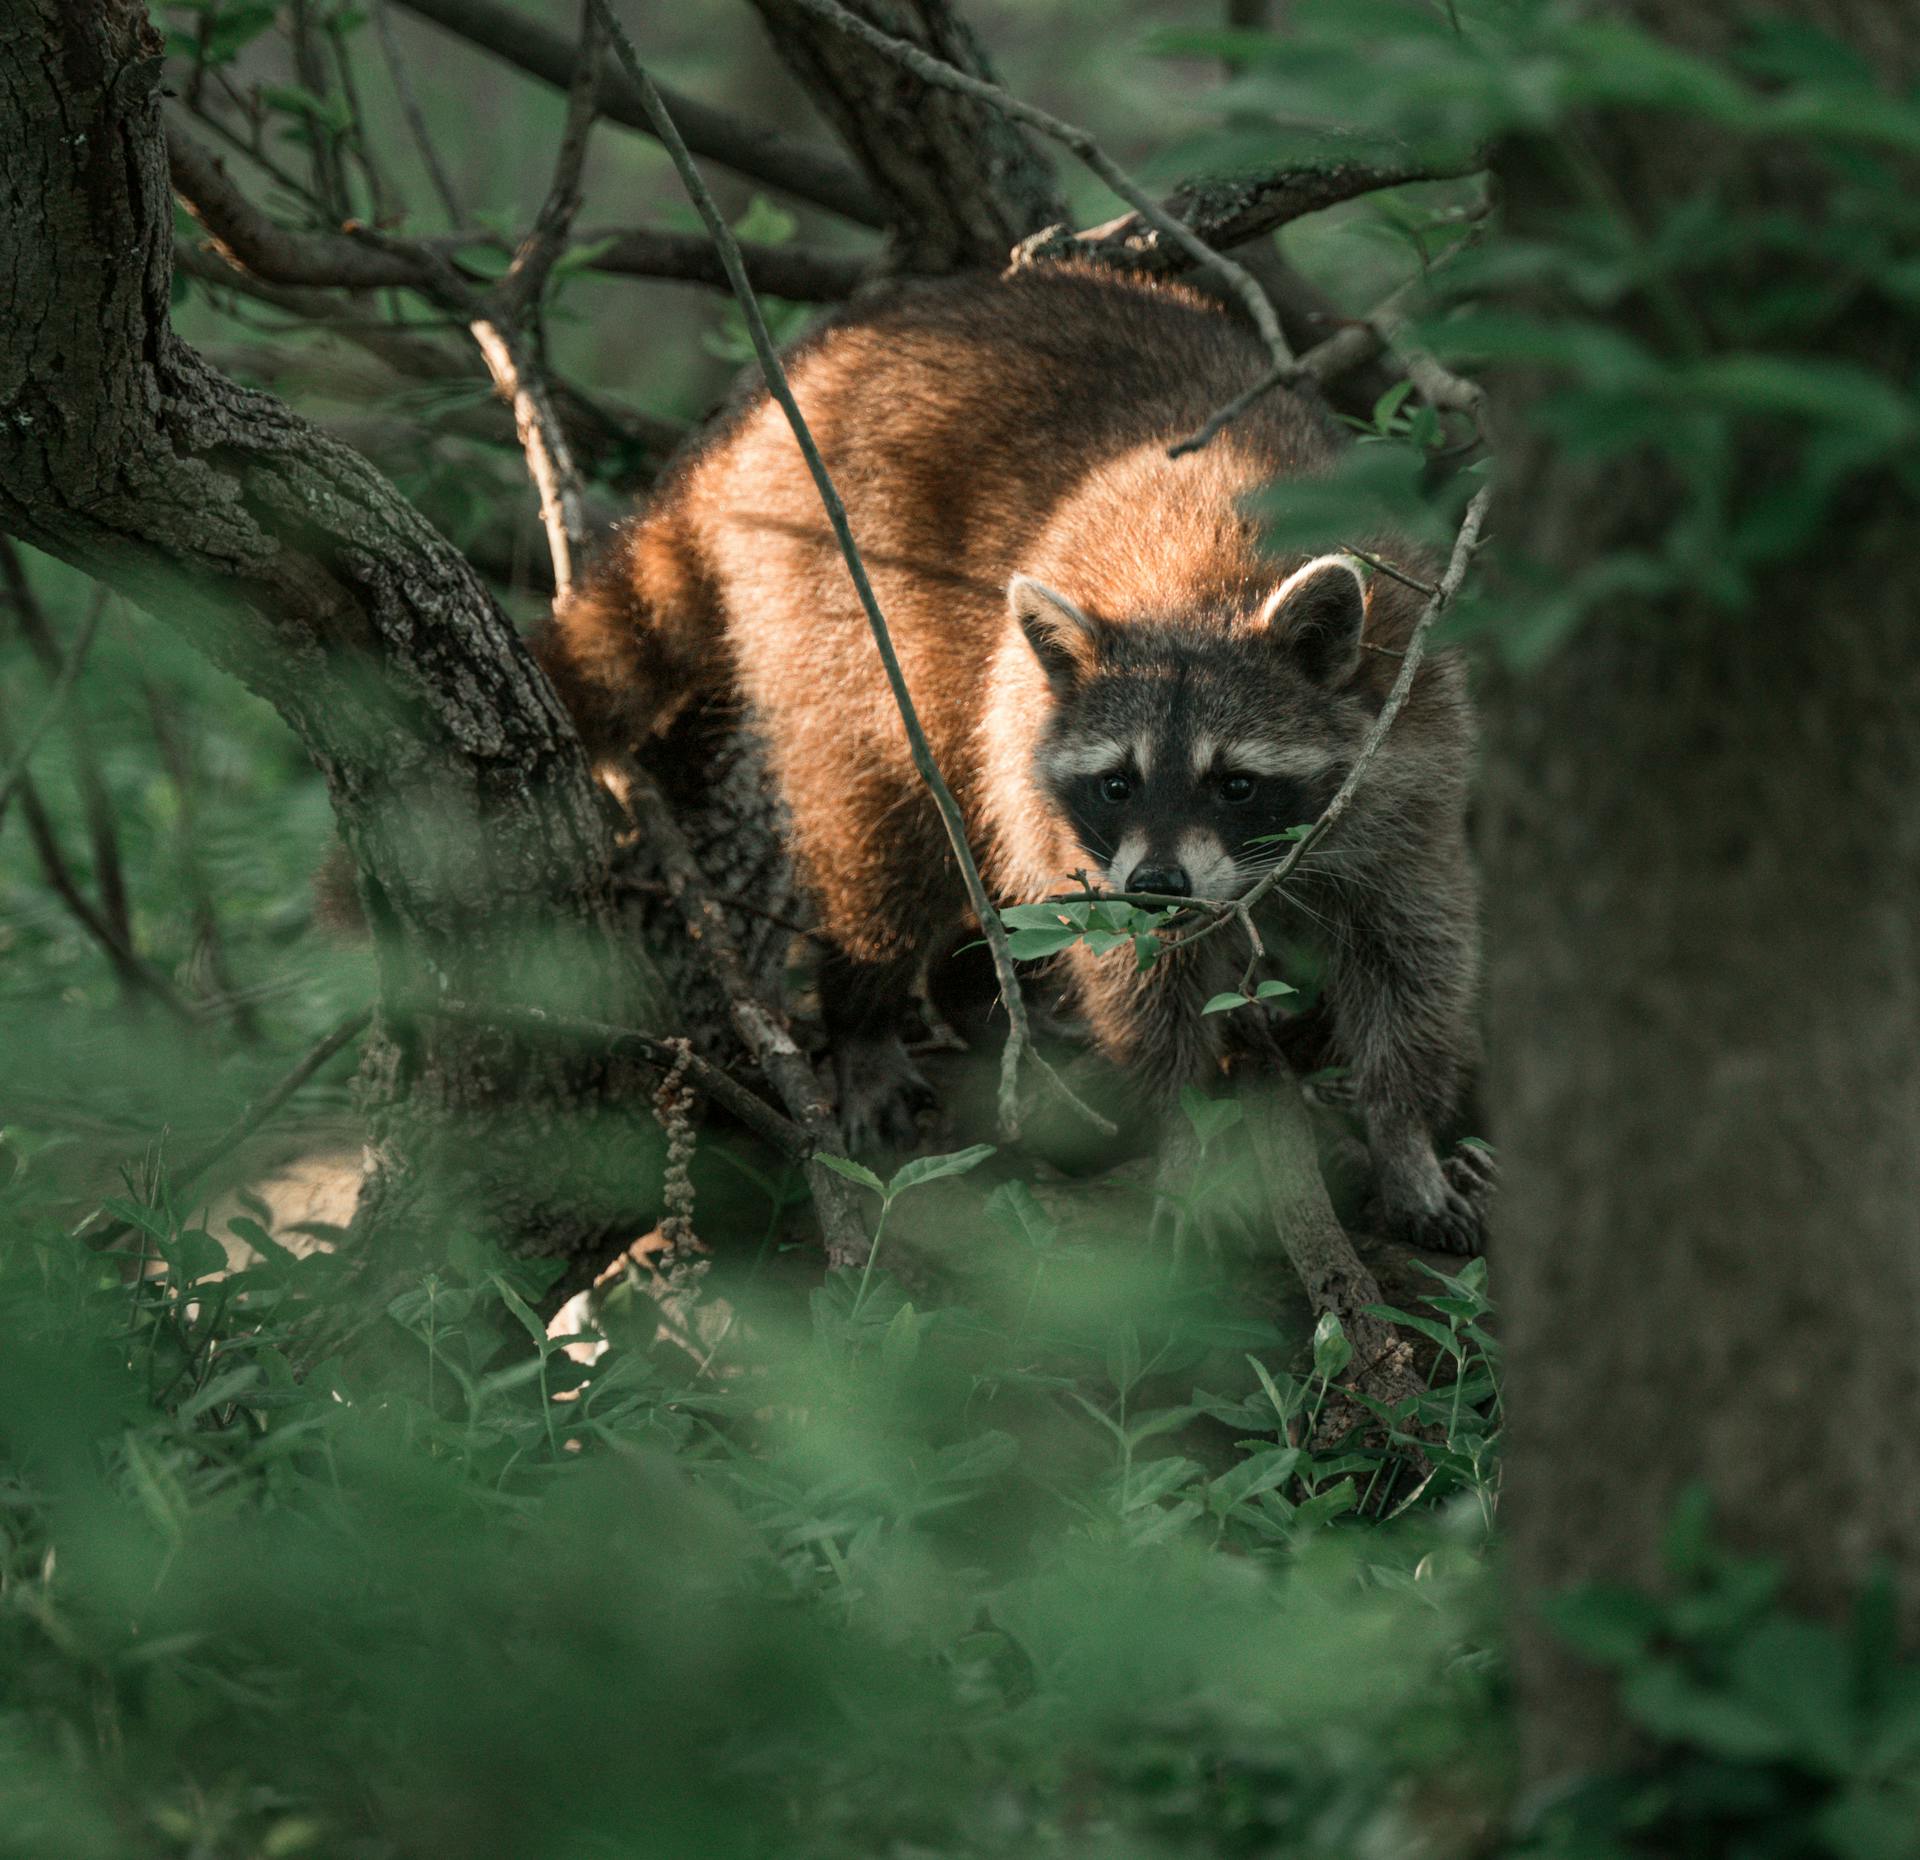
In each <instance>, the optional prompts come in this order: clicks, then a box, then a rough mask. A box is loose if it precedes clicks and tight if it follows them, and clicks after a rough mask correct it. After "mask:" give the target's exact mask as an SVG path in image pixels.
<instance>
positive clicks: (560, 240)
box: [488, 0, 604, 324]
mask: <svg viewBox="0 0 1920 1860" xmlns="http://www.w3.org/2000/svg"><path fill="white" fill-rule="evenodd" d="M603 43H604V41H603V37H602V34H601V31H600V23H599V20H598V19H597V18H596V16H595V14H594V11H593V7H592V4H591V0H583V3H582V5H581V8H580V50H579V53H578V56H577V58H576V61H575V64H574V68H573V82H572V84H571V85H570V86H569V87H568V89H567V119H566V123H565V125H564V126H563V128H562V129H561V131H560V147H559V151H558V153H557V154H556V155H555V157H554V163H553V179H552V181H551V182H550V183H549V184H548V186H547V194H546V198H545V199H544V200H542V201H541V203H540V211H539V212H538V213H537V214H536V215H535V216H534V221H533V226H532V228H531V229H530V230H529V232H528V233H527V235H526V237H525V238H524V239H522V240H521V241H520V246H519V249H518V250H517V251H516V252H515V253H514V255H513V263H512V264H511V265H510V266H509V267H508V268H507V274H506V276H505V277H503V278H502V279H501V280H500V282H499V283H498V284H496V285H495V286H494V287H493V289H492V291H491V292H489V293H488V295H489V297H490V299H491V305H490V307H491V309H492V310H493V312H494V320H495V321H500V320H503V319H504V320H505V321H507V322H510V323H515V324H518V323H520V322H522V321H523V320H524V319H525V318H527V317H528V316H529V315H531V314H533V312H534V311H535V310H537V308H538V306H539V303H540V293H541V292H542V291H544V290H545V289H546V286H547V279H548V277H549V276H550V275H551V274H552V272H553V267H554V264H555V262H556V261H557V260H558V259H559V257H560V255H561V253H562V252H564V251H565V250H566V249H567V238H568V235H569V234H570V233H571V232H572V231H573V222H574V219H575V217H576V216H577V215H578V213H579V211H580V181H581V176H582V174H583V173H584V171H585V169H586V163H587V144H588V142H589V141H590V140H591V139H592V135H593V125H594V120H595V118H596V117H597V115H598V114H599V95H600V58H601V50H602V46H603Z"/></svg>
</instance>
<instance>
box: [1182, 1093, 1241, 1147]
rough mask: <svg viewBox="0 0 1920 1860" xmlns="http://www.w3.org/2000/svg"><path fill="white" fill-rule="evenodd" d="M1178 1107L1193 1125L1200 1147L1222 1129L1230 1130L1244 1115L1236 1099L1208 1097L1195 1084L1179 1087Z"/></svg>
mask: <svg viewBox="0 0 1920 1860" xmlns="http://www.w3.org/2000/svg"><path fill="white" fill-rule="evenodd" d="M1180 1109H1181V1110H1182V1111H1183V1112H1184V1113H1185V1114H1186V1119H1187V1122H1188V1123H1189V1124H1191V1125H1192V1126H1193V1134H1194V1135H1195V1136H1196V1137H1198V1138H1199V1139H1200V1143H1201V1147H1202V1148H1204V1147H1205V1146H1206V1145H1207V1144H1209V1143H1211V1142H1212V1141H1213V1140H1214V1138H1215V1137H1217V1136H1219V1135H1220V1133H1221V1132H1222V1131H1225V1130H1231V1129H1232V1128H1233V1127H1234V1125H1235V1124H1237V1123H1239V1121H1240V1120H1241V1118H1242V1117H1243V1116H1245V1112H1244V1111H1242V1110H1241V1108H1240V1105H1239V1102H1238V1101H1237V1100H1236V1099H1233V1098H1209V1097H1208V1096H1207V1094H1206V1093H1205V1092H1203V1091H1202V1090H1200V1088H1199V1087H1198V1086H1196V1085H1182V1086H1181V1087H1180Z"/></svg>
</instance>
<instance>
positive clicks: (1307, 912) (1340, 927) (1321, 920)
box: [1274, 885, 1353, 948]
mask: <svg viewBox="0 0 1920 1860" xmlns="http://www.w3.org/2000/svg"><path fill="white" fill-rule="evenodd" d="M1274 891H1275V892H1276V894H1277V895H1278V896H1280V897H1281V898H1284V899H1285V900H1286V902H1287V903H1288V904H1290V905H1292V907H1293V908H1294V909H1295V910H1296V911H1298V912H1299V913H1300V914H1301V916H1303V917H1306V918H1310V919H1311V920H1312V921H1313V922H1314V923H1316V924H1318V925H1319V926H1320V928H1321V929H1322V930H1324V931H1325V932H1326V933H1327V935H1328V936H1330V937H1332V938H1333V940H1334V941H1335V942H1336V943H1344V944H1346V945H1347V946H1348V947H1349V948H1351V947H1352V946H1353V938H1352V937H1351V936H1349V935H1348V933H1347V930H1346V926H1345V925H1344V924H1342V923H1341V922H1340V920H1339V919H1338V918H1337V917H1327V916H1324V915H1323V914H1322V913H1321V912H1319V911H1316V910H1315V909H1314V908H1313V906H1312V905H1311V904H1308V903H1307V902H1306V901H1305V900H1304V899H1303V898H1302V897H1301V896H1300V894H1299V893H1298V892H1297V891H1291V890H1289V889H1288V888H1287V887H1286V886H1285V885H1276V886H1275V887H1274Z"/></svg>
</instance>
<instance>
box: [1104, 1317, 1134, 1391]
mask: <svg viewBox="0 0 1920 1860" xmlns="http://www.w3.org/2000/svg"><path fill="white" fill-rule="evenodd" d="M1107 1380H1108V1381H1109V1382H1111V1383H1112V1384H1113V1386H1114V1387H1115V1388H1116V1389H1118V1390H1119V1391H1120V1393H1121V1394H1122V1395H1124V1394H1125V1393H1126V1392H1127V1391H1128V1390H1129V1389H1130V1388H1132V1387H1133V1385H1134V1384H1135V1383H1136V1382H1138V1381H1139V1380H1140V1332H1139V1330H1138V1328H1137V1327H1136V1326H1135V1325H1133V1324H1132V1323H1126V1324H1123V1325H1121V1326H1120V1328H1119V1329H1118V1330H1117V1331H1116V1332H1115V1333H1114V1335H1113V1341H1112V1342H1111V1343H1109V1344H1108V1345H1107Z"/></svg>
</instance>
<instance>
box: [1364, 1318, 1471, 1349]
mask: <svg viewBox="0 0 1920 1860" xmlns="http://www.w3.org/2000/svg"><path fill="white" fill-rule="evenodd" d="M1366 1312H1367V1315H1368V1316H1369V1317H1378V1318H1385V1319H1386V1320H1387V1321H1388V1322H1389V1323H1390V1324H1401V1325H1404V1326H1405V1327H1406V1328H1407V1329H1408V1330H1415V1331H1418V1332H1419V1333H1420V1335H1421V1336H1423V1337H1427V1338H1430V1339H1431V1340H1432V1341H1433V1342H1435V1343H1437V1344H1438V1345H1439V1346H1440V1347H1441V1349H1443V1350H1445V1351H1446V1352H1447V1354H1448V1355H1449V1356H1456V1357H1457V1356H1459V1355H1460V1354H1461V1353H1462V1352H1461V1349H1460V1343H1459V1340H1458V1339H1457V1338H1456V1337H1455V1336H1454V1334H1453V1332H1452V1331H1450V1330H1449V1329H1448V1328H1447V1327H1446V1325H1444V1324H1436V1323H1435V1322H1434V1321H1433V1319H1432V1318H1423V1317H1415V1316H1414V1314H1413V1313H1412V1312H1411V1311H1402V1310H1401V1309H1400V1307H1399V1306H1398V1305H1368V1306H1367V1307H1366Z"/></svg>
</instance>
